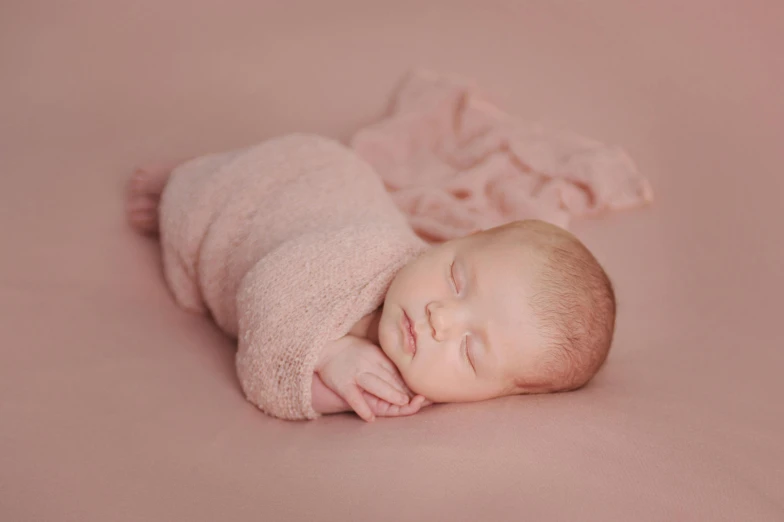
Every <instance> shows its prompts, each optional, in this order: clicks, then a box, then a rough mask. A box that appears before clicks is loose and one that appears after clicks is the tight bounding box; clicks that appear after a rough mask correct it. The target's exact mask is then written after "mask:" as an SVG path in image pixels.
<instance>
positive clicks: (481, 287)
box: [127, 137, 615, 421]
mask: <svg viewBox="0 0 784 522" xmlns="http://www.w3.org/2000/svg"><path fill="white" fill-rule="evenodd" d="M286 139H288V140H289V141H291V140H294V141H293V142H294V143H295V144H296V147H294V149H292V150H296V151H302V154H303V155H305V154H306V153H311V152H312V151H313V150H316V151H318V152H319V153H321V154H325V153H326V154H327V156H329V154H333V155H334V158H338V160H335V161H338V162H342V161H345V162H347V163H346V164H345V165H342V166H341V167H340V168H338V169H336V170H332V171H329V172H340V173H341V174H339V175H338V174H335V176H337V177H339V176H343V175H345V172H346V171H351V170H354V169H355V170H357V171H360V170H361V171H363V174H362V176H361V177H359V178H357V179H353V178H352V179H351V180H349V181H350V184H351V186H354V185H353V184H355V183H360V182H361V183H370V184H374V183H377V182H376V181H374V180H372V179H370V178H372V177H373V175H372V172H371V173H367V172H365V170H367V169H366V168H365V166H364V165H359V166H358V164H356V162H357V161H358V160H356V159H354V158H351V157H349V156H345V157H344V156H343V155H348V154H350V151H348V150H342V149H340V148H339V147H338V146H337V145H335V144H332V143H328V144H326V145H325V141H324V140H323V139H320V138H310V137H308V138H284V144H285V143H287V142H286V141H285V140H286ZM296 140H300V141H299V142H297V141H296ZM302 140H304V141H302ZM308 140H311V141H308ZM303 143H305V144H306V145H303ZM303 147H304V148H303ZM269 148H270V147H268V149H269ZM325 151H326V152H325ZM229 154H231V155H232V156H231V157H232V158H236V157H238V156H242V153H229ZM260 154H261V155H262V156H260V157H266V156H264V154H266V155H269V153H268V152H264V150H262V152H261V153H260ZM227 157H228V156H210V157H207V158H204V159H201V160H199V161H200V163H199V165H201V166H203V167H204V168H201V170H198V169H194V168H193V167H192V166H191V167H188V166H187V164H186V167H187V168H185V169H180V170H185V171H187V170H188V169H190V170H191V171H193V172H190V173H187V175H189V176H192V178H191V179H196V177H197V176H202V177H203V178H204V179H209V180H210V181H209V183H205V184H204V186H208V185H209V190H207V189H204V190H202V189H200V190H201V193H203V194H204V195H203V196H202V197H204V198H207V197H210V198H212V197H214V198H217V199H221V198H223V199H222V202H221V203H220V204H219V205H218V206H217V207H219V208H220V209H221V210H220V211H221V212H224V213H226V212H227V210H226V209H231V208H232V207H231V205H232V202H233V201H237V205H238V206H241V200H242V198H243V197H245V198H246V199H248V190H247V186H246V187H245V190H244V191H242V194H237V195H236V196H232V197H229V196H227V194H230V193H231V192H230V191H228V189H226V190H224V188H225V187H224V186H223V185H221V184H220V182H219V181H220V180H221V179H225V178H228V177H230V176H231V175H232V174H231V170H230V169H228V168H227V167H226V165H234V164H235V163H236V162H235V163H231V162H230V161H227ZM291 157H292V156H291V155H289V156H288V158H289V159H288V160H287V161H288V162H289V163H290V162H291ZM330 161H332V160H330ZM330 161H320V162H316V163H307V162H306V164H303V165H301V166H299V167H298V168H297V169H295V170H296V174H293V175H291V176H290V179H288V181H287V182H286V184H285V187H287V188H285V190H284V189H282V188H280V187H279V188H277V189H275V190H276V191H277V192H276V193H275V199H276V200H280V199H281V198H286V197H289V195H290V194H291V193H292V192H293V191H295V190H306V189H305V188H304V187H305V186H306V185H312V184H313V183H314V180H315V179H316V178H308V182H307V183H301V181H302V179H304V178H302V176H308V175H309V174H307V171H309V169H314V168H316V167H314V165H317V166H318V168H323V165H325V164H328V165H332V164H333V163H334V162H332V163H331V162H330ZM264 164H265V163H264V161H262V162H261V165H262V166H263V165H264ZM191 165H192V163H191ZM219 165H220V168H219V167H218V166H219ZM267 165H268V166H269V165H278V166H280V165H282V163H280V162H278V163H276V162H271V163H268V164H267ZM286 165H288V163H286ZM281 168H283V167H281ZM287 168H288V167H287ZM235 170H243V169H239V168H237V169H235ZM248 170H249V169H247V168H245V169H244V171H248ZM262 170H265V169H262ZM266 170H273V169H266ZM284 170H285V169H284ZM303 172H306V173H305V174H303ZM325 172H326V171H324V172H322V173H321V177H320V178H318V179H319V180H322V179H324V177H325V176H326V174H325ZM275 175H277V174H276V173H275V172H269V171H267V172H258V173H255V174H253V173H252V174H250V175H248V174H243V176H245V178H243V179H250V178H249V177H248V176H255V177H256V178H258V177H259V176H267V177H270V176H275ZM330 175H333V174H330ZM179 176H180V179H183V178H184V177H185V176H186V173H184V172H183V173H182V174H179ZM173 178H176V176H172V175H171V169H167V168H160V169H143V170H139V171H137V173H136V174H135V175H134V176H133V178H132V180H131V184H130V187H129V192H128V199H127V210H128V217H129V221H130V222H131V224H132V225H133V226H134V227H135V228H136V229H137V230H139V231H142V232H147V233H153V234H155V233H160V234H161V236H163V237H164V239H165V237H166V229H167V226H168V227H170V228H171V229H172V230H182V229H183V228H184V227H185V228H187V227H191V226H195V225H193V223H192V222H195V223H197V224H198V223H199V222H202V224H203V223H207V222H208V221H209V220H211V219H212V220H213V221H214V220H215V216H216V215H217V214H216V213H215V212H212V213H209V215H208V214H207V213H205V212H204V211H203V209H202V208H201V206H199V205H196V206H195V207H194V208H192V209H190V214H189V213H186V212H183V211H182V210H180V211H179V212H178V213H177V216H179V217H178V218H177V219H175V218H168V219H167V218H166V216H167V211H166V209H165V207H166V205H167V204H168V205H169V206H171V207H174V206H175V202H176V201H177V198H178V195H180V194H188V195H189V196H190V195H192V194H193V193H195V191H194V189H193V187H192V186H188V185H186V184H184V183H183V184H182V187H181V188H178V187H177V185H176V183H173V182H172V179H173ZM256 178H254V179H256ZM238 179H239V178H238ZM216 180H218V181H216ZM357 180H359V181H357ZM181 183H182V182H181ZM254 183H256V182H255V181H254ZM265 183H266V184H267V185H269V183H268V182H266V181H265ZM347 183H348V182H347ZM378 183H379V185H380V182H378ZM234 185H236V183H235V184H234ZM226 186H228V185H226ZM280 186H284V185H280ZM369 186H370V185H369ZM271 190H272V189H270V188H269V187H267V186H266V185H265V187H264V189H263V192H261V193H263V194H268V193H270V191H271ZM371 190H372V191H373V192H372V194H373V196H372V197H371V198H370V199H373V198H375V197H381V196H379V193H381V192H383V188H378V189H376V188H375V187H372V188H371ZM320 191H321V193H323V192H325V191H324V189H320ZM319 197H321V196H319ZM162 198H163V199H162ZM167 199H168V201H169V203H167ZM203 201H207V200H206V199H204V200H203ZM318 201H321V199H319V200H318ZM355 204H356V205H357V206H362V204H361V203H360V202H356V203H355ZM384 205H386V202H383V201H382V200H377V201H375V203H373V202H371V205H370V206H373V207H374V208H377V207H379V206H384ZM179 206H180V207H182V205H179ZM311 206H312V207H317V206H318V205H311ZM228 212H229V213H231V211H228ZM346 212H348V211H346ZM352 212H355V213H356V212H357V211H356V210H352ZM367 212H370V211H369V210H368V211H367ZM270 213H271V214H274V211H273V210H270ZM256 214H258V212H254V215H256ZM168 215H172V212H171V211H169V214H168ZM347 215H349V216H350V215H353V214H347ZM357 215H358V216H360V215H361V216H365V214H361V213H360V214H357ZM367 216H371V217H368V219H372V215H371V214H367ZM260 219H263V216H262V218H260ZM211 223H212V222H211ZM259 223H262V224H263V226H264V227H269V228H268V232H269V234H268V235H275V234H276V232H275V231H276V230H277V229H276V228H275V227H277V226H278V222H277V221H275V222H272V221H270V223H266V222H264V221H257V222H256V224H255V225H254V227H255V229H256V230H257V229H258V225H259ZM298 226H299V225H298ZM196 228H199V230H201V229H202V228H203V229H205V230H208V231H210V230H211V231H212V232H211V233H212V235H213V236H222V235H224V234H219V233H218V232H215V231H216V230H218V231H219V230H220V227H219V226H216V225H214V224H213V225H210V226H202V225H199V226H198V227H196ZM227 230H230V229H227ZM170 235H173V233H171V234H170ZM209 235H210V233H208V232H204V233H201V232H200V233H199V234H198V241H197V242H195V243H194V245H195V246H194V247H193V250H194V252H196V251H198V255H196V256H195V258H197V259H198V258H202V264H204V265H205V266H206V261H203V260H204V259H207V260H209V257H210V256H211V254H210V251H209ZM228 235H231V234H230V233H228ZM250 237H251V236H250V235H248V234H244V235H242V234H240V235H239V236H237V237H232V238H229V239H226V240H225V241H224V243H225V245H224V244H223V243H222V244H221V249H220V250H221V251H225V250H226V249H227V248H228V249H235V250H236V252H234V253H235V254H236V255H233V256H227V257H226V258H225V259H227V260H228V261H226V260H221V262H220V263H219V264H220V266H221V269H220V270H219V271H218V272H215V273H214V274H209V273H206V272H205V271H204V269H199V267H198V266H196V264H193V265H192V266H190V269H186V270H183V271H182V273H181V274H180V275H179V276H178V275H177V273H178V272H177V269H176V266H175V265H177V266H182V265H183V264H184V265H187V264H188V262H187V261H183V258H186V257H188V256H187V255H185V256H183V255H179V256H178V255H174V254H176V252H175V253H174V254H172V253H171V252H169V253H168V255H167V249H166V248H164V265H165V268H166V267H168V268H167V280H168V281H169V283H170V285H172V286H173V287H174V288H175V295H177V297H178V302H179V303H180V304H181V305H182V306H183V307H185V308H188V309H191V310H193V311H198V312H205V311H206V312H210V313H212V315H213V317H214V318H215V320H216V322H217V323H218V324H219V325H220V326H221V327H222V328H223V329H224V330H225V331H227V333H229V334H232V335H236V336H238V337H239V339H240V343H241V346H240V352H241V353H240V356H241V355H243V354H242V351H243V348H242V341H243V340H246V343H247V342H249V341H247V339H248V338H249V336H253V335H258V334H257V333H254V332H248V333H245V332H243V331H242V330H243V321H242V317H241V316H242V315H243V313H250V314H252V313H253V312H252V311H251V312H243V311H241V310H239V308H240V307H242V306H243V303H244V302H245V301H244V300H243V299H244V298H243V297H241V296H242V295H249V293H253V292H258V288H260V287H261V286H263V285H261V284H260V283H258V282H253V283H252V284H244V286H245V287H248V288H250V290H243V289H242V287H243V282H246V281H247V280H248V279H249V278H250V279H252V278H253V277H254V276H253V271H254V270H257V267H258V262H257V261H258V259H263V258H264V256H267V257H269V255H270V254H269V252H274V250H273V249H271V248H265V249H259V248H256V249H255V250H254V249H250V247H248V246H247V243H248V242H251V243H252V242H253V241H252V240H251V239H248V238H250ZM205 238H207V239H206V240H205ZM243 238H244V239H243ZM205 245H206V246H205ZM164 246H165V241H164ZM175 250H176V249H175ZM180 250H183V251H184V250H187V249H183V248H181V249H180ZM413 252H414V254H413V255H410V256H408V257H401V259H402V260H404V262H401V264H400V266H398V267H396V268H395V269H394V271H393V273H391V274H390V275H389V279H390V280H389V283H388V284H386V285H384V287H383V288H384V290H383V295H381V296H380V300H381V303H380V306H378V307H377V308H375V310H374V311H371V312H370V313H368V314H365V315H364V316H362V318H361V319H360V320H358V321H357V322H355V323H354V324H353V325H352V326H351V327H350V329H349V330H348V331H347V332H344V333H345V334H344V335H341V336H340V337H339V338H336V339H332V340H329V341H327V342H325V343H324V344H323V346H319V347H317V353H316V354H315V356H314V360H313V363H312V369H311V367H306V368H308V369H307V371H308V372H311V373H310V377H309V382H310V390H309V392H310V393H309V397H308V399H309V401H310V404H309V405H308V406H309V407H312V411H314V412H315V413H316V414H328V413H338V412H344V411H354V412H356V413H357V414H358V415H359V416H360V417H361V418H362V419H364V420H366V421H372V420H373V419H374V418H375V417H378V416H385V417H393V416H403V415H411V414H413V413H416V412H417V411H419V410H420V409H421V408H422V407H424V406H426V405H428V404H431V403H443V402H472V401H483V400H487V399H492V398H496V397H503V396H508V395H515V394H531V393H548V392H559V391H569V390H574V389H577V388H580V387H581V386H583V385H585V384H586V383H587V382H588V381H589V380H590V379H591V378H592V377H593V376H594V375H595V374H596V372H597V371H598V370H599V369H600V367H601V366H602V364H603V363H604V361H605V359H606V358H607V355H608V352H609V350H610V345H611V343H612V338H613V332H614V326H615V297H614V292H613V288H612V285H611V283H610V280H609V279H608V277H607V275H606V274H605V272H604V270H603V269H602V267H601V266H600V264H599V263H598V262H597V260H596V259H595V258H594V256H593V255H592V254H591V253H590V252H589V250H588V249H587V248H586V247H585V246H584V245H583V244H582V243H581V242H580V241H579V240H577V239H576V238H575V237H574V236H573V235H571V234H569V233H568V232H566V231H565V230H563V229H561V228H559V227H556V226H554V225H550V224H547V223H545V222H542V221H536V220H529V221H519V222H514V223H509V224H507V225H504V226H500V227H497V228H493V229H490V230H485V231H478V232H475V233H474V234H472V235H470V236H467V237H464V238H460V239H456V240H452V241H448V242H445V243H442V244H440V245H434V246H428V245H425V244H424V243H422V244H421V248H419V247H417V248H416V249H415V250H414V251H413ZM236 259H240V260H242V261H241V262H240V261H236ZM238 263H239V264H238ZM227 266H228V267H229V268H226V267H227ZM186 268H188V267H186ZM183 274H184V275H183ZM188 274H189V275H188ZM215 274H218V275H217V276H216V275H215ZM178 278H184V279H189V280H188V284H189V285H190V286H189V288H191V290H190V293H191V294H193V295H189V293H188V292H184V293H183V292H182V291H180V292H179V294H178V292H177V291H176V287H177V284H178V281H177V280H178ZM216 279H219V280H221V285H219V288H220V291H218V290H215V295H218V294H221V295H228V296H229V299H228V301H229V302H230V305H229V306H217V305H215V306H210V299H209V294H210V286H211V285H212V286H215V283H214V282H213V281H214V280H216ZM227 281H228V283H227ZM232 281H234V282H233V283H232ZM180 287H182V285H180ZM216 288H217V287H216ZM214 302H215V303H219V302H221V301H220V300H214ZM224 302H226V300H225V299H224ZM254 306H255V305H254ZM258 313H261V312H258ZM245 324H246V325H248V324H251V323H249V322H248V321H246V322H245ZM246 329H250V328H246ZM256 330H258V328H257V329H256ZM238 357H239V356H238ZM268 358H272V359H275V360H276V361H278V362H276V365H277V366H276V369H275V370H274V373H273V374H270V375H275V377H274V378H276V379H278V380H281V379H285V378H286V375H285V374H284V372H283V371H282V370H281V369H282V368H284V367H286V365H287V364H289V363H288V362H287V361H285V360H284V359H283V358H282V357H279V356H278V355H274V354H273V355H270V356H268ZM246 366H248V367H249V368H251V370H245V375H243V374H242V371H241V380H243V379H245V380H247V379H249V377H247V374H248V372H251V373H252V372H254V371H255V372H256V373H258V372H259V371H260V370H258V369H259V368H262V366H263V363H262V362H252V363H250V364H247V365H246ZM293 378H294V377H292V379H293ZM266 379H267V380H269V377H267V378H266ZM243 382H244V381H243ZM243 386H244V388H245V389H246V393H247V394H248V395H249V397H253V396H256V397H259V396H260V392H258V390H257V389H256V388H254V386H255V385H250V384H249V385H245V384H243ZM261 386H262V385H259V386H258V387H261ZM263 386H267V384H264V385H263ZM279 386H283V387H285V386H286V384H285V383H283V384H279ZM276 389H278V388H276ZM265 393H266V394H267V395H269V394H270V392H269V391H268V389H267V388H265V391H264V392H263V393H261V395H264V394H265ZM254 394H255V395H254ZM264 400H266V399H265V398H264V397H260V398H258V400H256V401H254V402H257V404H258V405H259V406H260V407H261V408H262V409H264V410H265V411H267V410H268V409H269V408H265V405H264V404H263V403H264ZM268 412H269V411H268ZM271 413H272V414H276V413H274V412H271ZM276 415H277V416H281V417H288V418H295V415H293V414H292V415H289V416H287V415H285V414H276ZM301 417H305V418H308V415H306V414H303V415H302V416H301ZM312 417H313V415H310V417H309V418H312Z"/></svg>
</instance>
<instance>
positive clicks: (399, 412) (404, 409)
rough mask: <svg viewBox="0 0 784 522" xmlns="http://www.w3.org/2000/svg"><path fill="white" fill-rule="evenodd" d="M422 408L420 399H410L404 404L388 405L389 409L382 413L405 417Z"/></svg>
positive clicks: (389, 415) (388, 415)
mask: <svg viewBox="0 0 784 522" xmlns="http://www.w3.org/2000/svg"><path fill="white" fill-rule="evenodd" d="M420 409H422V404H421V399H420V400H412V401H411V402H409V403H408V404H406V405H405V406H397V405H395V404H393V405H390V407H389V409H388V410H387V411H386V413H385V414H384V416H385V417H407V416H409V415H413V414H415V413H417V412H418V411H419V410H420Z"/></svg>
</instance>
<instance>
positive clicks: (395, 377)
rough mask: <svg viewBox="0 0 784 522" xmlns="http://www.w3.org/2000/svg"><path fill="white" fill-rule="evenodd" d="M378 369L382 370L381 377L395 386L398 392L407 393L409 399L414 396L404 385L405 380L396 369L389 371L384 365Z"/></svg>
mask: <svg viewBox="0 0 784 522" xmlns="http://www.w3.org/2000/svg"><path fill="white" fill-rule="evenodd" d="M379 371H380V372H383V374H384V375H383V377H382V378H383V379H384V380H386V381H388V382H389V383H390V384H392V385H393V386H394V387H395V388H397V390H398V391H399V392H400V393H405V394H406V395H408V398H409V399H410V398H411V397H413V396H414V394H413V393H412V392H411V390H409V389H408V386H406V382H405V381H404V380H403V378H402V377H401V376H400V374H399V373H398V372H397V370H391V371H390V370H387V369H386V368H384V367H381V368H379Z"/></svg>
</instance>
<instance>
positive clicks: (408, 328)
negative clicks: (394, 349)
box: [403, 310, 417, 357]
mask: <svg viewBox="0 0 784 522" xmlns="http://www.w3.org/2000/svg"><path fill="white" fill-rule="evenodd" d="M403 332H404V333H405V340H406V342H405V343H404V345H403V351H404V352H406V353H407V354H410V355H411V356H412V357H413V356H414V354H415V353H416V349H417V347H416V342H417V335H416V331H415V330H414V323H413V322H412V321H411V318H410V317H409V316H408V314H407V313H406V311H405V310H403Z"/></svg>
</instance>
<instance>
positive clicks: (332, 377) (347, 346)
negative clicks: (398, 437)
mask: <svg viewBox="0 0 784 522" xmlns="http://www.w3.org/2000/svg"><path fill="white" fill-rule="evenodd" d="M410 395H411V392H410V390H408V388H407V387H406V385H405V383H404V382H403V380H402V379H401V378H400V375H399V374H398V372H397V368H395V366H394V365H393V364H392V362H391V361H389V359H388V358H387V357H386V355H384V353H383V352H382V351H381V349H380V348H379V347H378V346H376V345H374V344H373V343H371V342H370V341H368V340H367V339H362V338H359V337H354V336H352V335H347V336H345V337H343V338H341V339H338V340H337V341H333V342H331V343H328V344H327V345H326V346H325V347H324V350H323V352H322V353H321V356H320V358H319V361H318V364H317V365H316V372H315V373H314V374H313V381H312V386H311V396H312V405H313V409H314V410H315V411H317V412H318V413H340V412H345V411H356V413H357V414H358V415H359V416H360V417H362V418H363V419H364V420H366V421H372V420H373V419H374V418H375V417H377V416H378V417H398V416H405V415H412V414H414V413H416V412H417V411H419V410H420V409H421V408H422V406H424V405H425V402H426V401H425V399H424V397H421V396H416V397H414V398H413V399H411V400H409V396H410Z"/></svg>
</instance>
